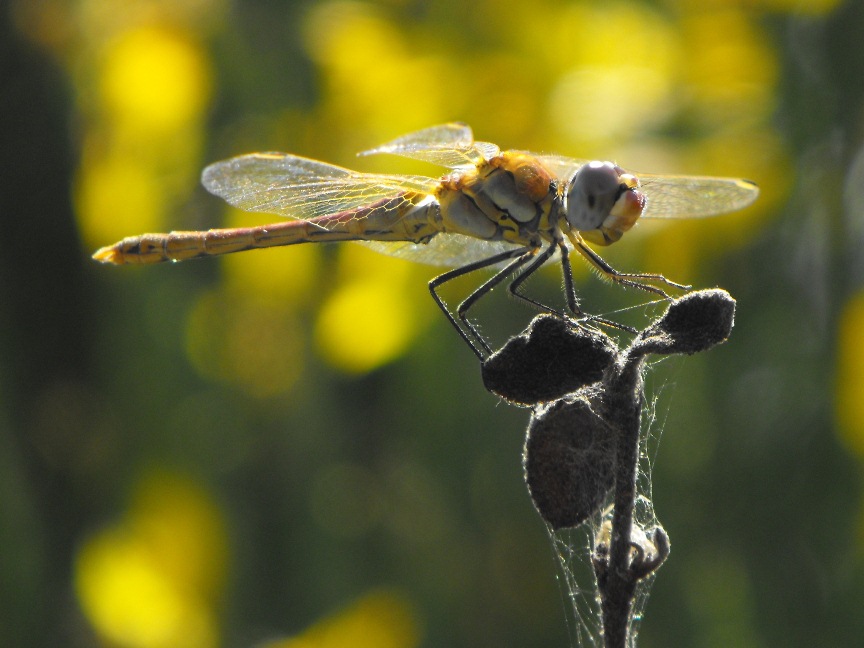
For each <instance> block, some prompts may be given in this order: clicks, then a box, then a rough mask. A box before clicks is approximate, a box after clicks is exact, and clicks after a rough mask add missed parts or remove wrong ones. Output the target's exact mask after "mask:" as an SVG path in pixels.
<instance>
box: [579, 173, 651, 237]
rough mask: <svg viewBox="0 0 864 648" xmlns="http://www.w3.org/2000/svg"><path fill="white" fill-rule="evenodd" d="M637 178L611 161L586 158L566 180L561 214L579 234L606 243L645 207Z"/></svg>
mask: <svg viewBox="0 0 864 648" xmlns="http://www.w3.org/2000/svg"><path fill="white" fill-rule="evenodd" d="M638 189H639V180H638V179H637V178H636V176H634V175H631V174H629V173H626V172H625V171H624V169H622V168H621V167H619V166H616V165H615V164H613V163H612V162H588V163H587V164H585V165H583V166H581V167H579V169H578V170H577V171H576V173H574V174H573V176H572V177H571V178H570V180H568V182H567V189H566V193H565V195H564V216H565V218H566V219H567V223H568V224H569V225H570V227H571V228H572V229H574V230H578V231H579V232H580V233H581V234H582V237H583V238H585V239H586V240H588V241H591V242H592V243H597V244H598V245H609V244H611V243H614V242H615V241H617V240H618V239H620V238H621V236H622V235H623V234H624V232H626V231H627V230H629V229H630V228H631V227H633V225H634V223H635V222H636V221H637V220H638V218H639V216H641V215H642V210H643V209H644V208H645V196H644V195H643V194H642V193H641V192H640V191H639V190H638Z"/></svg>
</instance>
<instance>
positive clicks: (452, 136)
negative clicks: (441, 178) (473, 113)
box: [359, 122, 501, 169]
mask: <svg viewBox="0 0 864 648" xmlns="http://www.w3.org/2000/svg"><path fill="white" fill-rule="evenodd" d="M500 152H501V151H500V149H499V148H498V147H497V146H496V145H495V144H492V143H490V142H475V141H474V134H473V133H472V131H471V127H470V126H468V125H467V124H462V123H459V122H452V123H449V124H441V125H440V126H431V127H429V128H424V129H423V130H420V131H417V132H416V133H409V134H408V135H403V136H402V137H397V138H396V139H395V140H393V141H391V142H387V143H386V144H382V145H381V146H377V147H375V148H373V149H369V150H368V151H363V152H362V153H360V154H359V155H364V156H365V155H378V154H380V153H389V154H391V155H401V156H402V157H407V158H412V159H414V160H423V161H424V162H431V163H432V164H439V165H441V166H445V167H450V168H451V169H455V168H457V167H464V166H473V165H476V164H477V163H478V162H482V161H483V160H489V159H491V158H493V157H495V156H496V155H498V154H499V153H500Z"/></svg>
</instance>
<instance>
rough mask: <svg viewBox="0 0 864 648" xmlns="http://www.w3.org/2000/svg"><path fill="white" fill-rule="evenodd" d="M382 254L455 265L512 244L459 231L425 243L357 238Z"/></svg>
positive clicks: (429, 262)
mask: <svg viewBox="0 0 864 648" xmlns="http://www.w3.org/2000/svg"><path fill="white" fill-rule="evenodd" d="M357 242H358V243H359V244H360V245H363V246H365V247H368V248H371V249H372V250H375V251H376V252H380V253H381V254H387V255H389V256H393V257H397V258H399V259H406V260H408V261H413V262H415V263H426V264H428V265H435V266H443V267H449V268H458V267H460V266H463V265H466V264H468V263H471V262H473V261H479V260H481V259H488V258H489V257H491V256H494V255H496V254H498V253H499V252H503V251H505V250H511V249H513V248H514V247H518V246H515V245H514V244H513V243H509V242H507V241H484V240H483V239H475V238H472V237H469V236H463V235H461V234H447V233H442V234H437V235H435V237H434V238H433V239H432V240H431V241H429V242H428V243H419V244H418V243H410V242H406V241H357Z"/></svg>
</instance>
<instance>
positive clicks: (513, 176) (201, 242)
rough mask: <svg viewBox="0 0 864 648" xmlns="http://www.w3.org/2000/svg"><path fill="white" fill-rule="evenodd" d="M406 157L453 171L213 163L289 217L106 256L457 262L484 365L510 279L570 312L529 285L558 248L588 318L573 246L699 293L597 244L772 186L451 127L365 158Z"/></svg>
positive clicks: (281, 157)
mask: <svg viewBox="0 0 864 648" xmlns="http://www.w3.org/2000/svg"><path fill="white" fill-rule="evenodd" d="M374 154H392V155H398V156H403V157H407V158H412V159H415V160H422V161H425V162H430V163H433V164H436V165H439V166H442V167H445V168H447V169H448V170H449V172H448V173H446V174H445V175H443V176H442V177H439V178H432V177H427V176H420V175H387V174H380V173H362V172H358V171H351V170H349V169H346V168H342V167H339V166H335V165H332V164H327V163H325V162H319V161H317V160H312V159H309V158H306V157H301V156H298V155H292V154H286V153H272V152H271V153H251V154H247V155H241V156H239V157H234V158H231V159H228V160H224V161H221V162H216V163H214V164H211V165H210V166H208V167H206V168H205V169H204V171H203V173H202V177H201V181H202V183H203V185H204V187H205V188H206V189H207V190H208V191H209V192H210V193H212V194H214V195H216V196H219V197H220V198H223V199H224V200H225V201H227V202H228V203H229V204H231V205H233V206H235V207H238V208H240V209H242V210H245V211H250V212H264V213H268V214H278V215H280V216H285V217H287V218H288V219H289V220H285V221H281V222H277V223H275V224H269V225H260V226H256V227H240V228H223V229H210V230H207V231H173V232H168V233H163V234H142V235H139V236H132V237H128V238H124V239H123V240H121V241H119V242H117V243H115V244H114V245H111V246H107V247H103V248H101V249H100V250H98V251H97V252H96V253H95V254H94V255H93V258H94V259H96V260H98V261H101V262H103V263H111V264H118V265H120V264H151V263H159V262H164V261H184V260H187V259H193V258H199V257H205V256H217V255H222V254H228V253H233V252H241V251H245V250H252V249H257V248H265V247H274V246H282V245H294V244H298V243H313V242H327V241H357V242H360V243H362V244H364V245H367V246H369V247H371V248H373V249H374V250H376V251H378V252H382V253H386V254H390V255H393V256H395V257H400V258H405V259H410V260H413V261H417V262H422V263H430V264H433V265H439V266H445V267H449V268H451V269H450V270H448V271H446V272H444V273H443V274H441V275H439V276H437V277H435V278H434V279H432V280H431V281H430V282H429V291H430V293H431V295H432V298H433V299H434V300H435V302H436V304H437V305H438V306H439V308H440V309H441V310H442V311H443V313H444V314H445V315H446V316H447V318H448V319H449V321H450V323H451V324H452V325H453V327H454V328H455V329H456V331H457V332H458V333H459V334H460V335H461V336H462V338H463V340H464V341H465V342H466V343H467V344H468V346H469V347H470V348H471V350H472V351H473V352H474V353H475V355H477V357H478V358H480V359H481V360H483V359H485V358H486V357H488V355H489V354H491V348H490V346H489V343H488V342H487V341H486V340H485V339H484V338H483V336H482V335H481V334H480V332H479V330H478V329H477V327H476V326H475V325H474V324H473V323H472V322H471V321H469V319H468V313H469V310H470V309H471V307H472V306H473V305H474V304H476V303H477V301H478V300H479V299H481V298H482V297H484V296H485V295H487V294H488V293H489V292H490V291H492V289H493V288H495V287H496V286H498V285H499V284H501V283H502V282H504V281H505V280H507V279H508V278H510V283H509V292H510V293H511V294H512V295H513V296H514V297H516V298H517V299H519V300H522V301H523V302H527V303H529V304H531V305H532V306H534V307H536V308H539V309H540V310H541V311H546V312H551V313H556V314H559V315H561V314H562V313H560V312H559V311H558V310H556V309H553V308H551V307H549V306H546V305H544V304H542V303H540V302H539V301H537V300H535V299H532V298H531V297H529V296H527V295H525V294H523V292H522V291H520V287H521V286H522V285H523V284H524V282H525V281H526V279H528V277H530V276H531V275H532V274H533V273H534V272H535V271H536V270H537V269H538V268H540V266H542V265H543V264H544V263H546V262H547V261H549V260H550V259H552V258H553V257H554V256H555V255H556V252H557V253H558V257H557V258H559V259H560V264H561V268H562V272H563V276H564V294H565V299H566V307H567V309H568V311H569V313H570V314H572V316H573V317H575V320H574V321H576V322H579V321H580V320H581V321H585V320H593V321H599V322H600V323H607V324H610V325H612V326H618V327H619V328H626V327H622V326H621V325H616V324H615V323H614V322H609V321H607V320H603V319H602V318H599V317H596V316H589V315H587V314H586V313H585V312H584V311H583V310H582V308H581V306H580V304H579V301H578V299H577V296H576V289H575V286H574V281H573V275H572V269H571V264H570V253H571V251H574V250H575V251H576V252H577V253H578V254H579V255H581V256H582V257H584V259H585V260H587V262H588V263H589V264H590V265H591V266H593V267H594V268H595V269H596V270H597V271H598V272H599V273H600V275H601V276H603V277H605V278H607V279H609V280H611V281H612V282H614V283H617V284H620V285H622V286H628V287H633V288H639V289H642V290H646V291H649V292H652V293H655V294H657V295H659V296H661V297H663V298H666V299H669V295H668V294H667V293H666V291H665V290H663V288H662V287H667V288H676V289H681V290H686V289H687V288H689V286H684V285H681V284H678V283H675V282H673V281H670V280H668V279H666V278H665V277H664V276H663V275H660V274H649V273H625V272H619V271H618V270H616V269H614V268H613V267H612V266H610V265H609V264H608V263H607V262H606V261H604V260H603V258H602V257H601V256H600V255H599V254H597V253H596V252H595V251H594V250H593V249H592V248H591V247H590V246H589V244H593V245H596V246H608V245H611V244H612V243H615V242H616V241H618V240H619V239H620V238H621V237H622V236H623V235H624V233H625V232H627V231H628V230H630V229H631V228H632V227H633V226H634V225H635V224H636V222H637V221H638V220H639V219H640V218H701V217H706V216H714V215H719V214H723V213H728V212H732V211H735V210H739V209H742V208H744V207H746V206H747V205H749V204H751V203H752V202H753V201H754V200H755V199H756V197H757V196H758V194H759V190H758V188H757V186H756V185H755V184H754V183H753V182H750V181H748V180H743V179H737V178H719V177H705V176H684V175H656V174H637V173H631V172H628V171H625V170H624V169H622V168H621V167H619V166H618V165H617V164H615V163H614V162H609V161H601V160H594V161H589V160H579V159H574V158H569V157H563V156H560V155H543V154H537V153H531V152H528V151H519V150H509V151H503V152H502V151H501V149H500V148H499V147H498V146H496V145H495V144H492V143H490V142H482V141H475V140H474V135H473V132H472V130H471V128H470V127H469V126H468V125H466V124H463V123H458V122H454V123H448V124H442V125H438V126H432V127H430V128H425V129H423V130H420V131H417V132H414V133H411V134H408V135H404V136H402V137H398V138H396V139H394V140H392V141H390V142H388V143H386V144H383V145H381V146H378V147H376V148H373V149H370V150H368V151H364V152H362V153H360V154H359V155H361V156H365V155H374ZM484 268H492V269H494V270H495V272H494V274H493V275H492V276H491V277H490V278H488V279H487V280H486V281H485V282H483V283H482V284H481V285H480V286H479V287H478V288H476V289H475V290H474V291H473V292H471V293H470V294H469V295H468V296H467V297H466V298H465V299H464V300H463V301H462V302H461V303H460V304H459V305H458V306H457V308H456V310H455V314H454V313H453V312H451V310H450V309H449V308H448V306H447V305H446V304H445V303H444V301H443V299H442V298H441V296H440V295H439V292H438V291H439V288H440V287H441V286H442V285H444V284H445V283H447V282H449V281H452V280H453V279H455V278H457V277H460V276H462V275H465V274H468V273H471V272H474V271H477V270H481V269H484Z"/></svg>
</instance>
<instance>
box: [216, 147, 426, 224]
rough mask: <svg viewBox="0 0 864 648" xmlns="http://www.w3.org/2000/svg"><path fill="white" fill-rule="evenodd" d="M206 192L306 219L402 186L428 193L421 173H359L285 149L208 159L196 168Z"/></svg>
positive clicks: (249, 206) (382, 195)
mask: <svg viewBox="0 0 864 648" xmlns="http://www.w3.org/2000/svg"><path fill="white" fill-rule="evenodd" d="M201 182H202V184H203V185H204V186H205V187H206V188H207V191H209V192H210V193H212V194H214V195H216V196H219V197H220V198H223V199H224V200H225V201H227V202H228V203H230V204H231V205H234V206H235V207H239V208H240V209H243V210H245V211H253V212H266V213H268V214H279V215H282V216H287V217H289V218H297V219H303V220H307V219H310V218H314V217H316V216H325V215H327V214H334V213H336V212H340V211H345V210H349V209H356V208H358V207H362V206H364V205H368V204H370V203H374V202H376V201H378V200H381V199H383V198H393V197H395V196H398V195H399V194H401V193H404V192H406V191H408V192H417V193H421V194H424V193H432V192H433V191H434V189H435V187H436V186H437V185H438V181H437V180H435V179H433V178H427V177H425V176H409V175H382V174H377V173H359V172H357V171H350V170H348V169H343V168H342V167H338V166H334V165H332V164H325V163H324V162H318V161H317V160H310V159H308V158H304V157H299V156H297V155H288V154H285V153H252V154H250V155H241V156H240V157H235V158H231V159H230V160H224V161H222V162H216V163H215V164H211V165H210V166H208V167H207V168H206V169H204V172H203V173H202V174H201Z"/></svg>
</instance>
